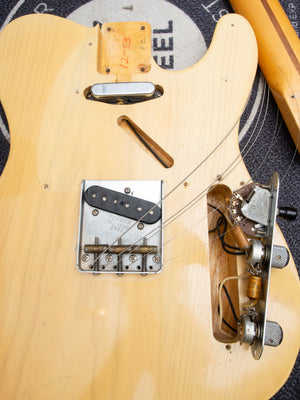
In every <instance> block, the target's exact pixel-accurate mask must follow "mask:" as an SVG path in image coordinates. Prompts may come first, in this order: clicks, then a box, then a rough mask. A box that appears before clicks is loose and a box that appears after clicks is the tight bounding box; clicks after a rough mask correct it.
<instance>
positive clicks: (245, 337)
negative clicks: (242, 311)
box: [239, 315, 257, 344]
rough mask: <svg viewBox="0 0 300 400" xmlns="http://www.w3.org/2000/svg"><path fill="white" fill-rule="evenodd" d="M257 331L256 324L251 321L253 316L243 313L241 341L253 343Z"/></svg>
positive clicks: (240, 329)
mask: <svg viewBox="0 0 300 400" xmlns="http://www.w3.org/2000/svg"><path fill="white" fill-rule="evenodd" d="M256 332H257V329H256V325H255V323H254V322H252V321H251V318H250V317H249V316H248V315H242V316H241V324H240V327H239V337H240V342H241V343H250V344H252V343H253V342H254V339H255V337H256Z"/></svg>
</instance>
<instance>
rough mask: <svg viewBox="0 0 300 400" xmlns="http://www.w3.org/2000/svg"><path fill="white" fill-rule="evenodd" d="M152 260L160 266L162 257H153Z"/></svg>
mask: <svg viewBox="0 0 300 400" xmlns="http://www.w3.org/2000/svg"><path fill="white" fill-rule="evenodd" d="M152 260H153V262H154V263H155V264H158V263H159V262H160V257H159V256H153V257H152Z"/></svg>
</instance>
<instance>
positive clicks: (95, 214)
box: [92, 208, 99, 217]
mask: <svg viewBox="0 0 300 400" xmlns="http://www.w3.org/2000/svg"><path fill="white" fill-rule="evenodd" d="M92 214H93V216H94V217H97V215H99V210H97V209H96V208H94V209H93V211H92Z"/></svg>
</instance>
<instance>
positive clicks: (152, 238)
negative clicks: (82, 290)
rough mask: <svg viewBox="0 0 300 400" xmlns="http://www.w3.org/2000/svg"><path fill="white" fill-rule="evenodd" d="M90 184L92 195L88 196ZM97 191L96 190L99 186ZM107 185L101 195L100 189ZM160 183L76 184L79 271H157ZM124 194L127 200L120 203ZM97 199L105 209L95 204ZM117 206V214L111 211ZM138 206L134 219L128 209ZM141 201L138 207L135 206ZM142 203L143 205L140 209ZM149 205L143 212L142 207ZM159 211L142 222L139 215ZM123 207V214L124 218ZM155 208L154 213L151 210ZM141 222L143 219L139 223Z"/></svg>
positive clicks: (158, 262) (144, 272)
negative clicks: (149, 220) (119, 210)
mask: <svg viewBox="0 0 300 400" xmlns="http://www.w3.org/2000/svg"><path fill="white" fill-rule="evenodd" d="M94 188H99V190H95V195H94V196H95V197H96V194H97V196H98V193H99V194H100V195H101V199H98V198H97V199H95V201H92V202H91V201H89V202H87V201H86V200H88V196H87V195H88V194H89V193H90V192H91V190H94ZM100 189H101V190H100ZM106 189H107V195H106V194H105V190H106ZM162 197H163V183H162V181H130V180H128V181H97V180H84V181H83V182H82V185H81V195H80V216H79V233H78V252H77V268H78V270H79V271H81V272H84V273H92V274H103V273H104V274H105V273H106V274H107V273H113V274H118V275H123V274H142V275H147V274H154V273H157V272H160V271H161V269H162ZM126 198H127V199H128V201H126ZM96 200H101V201H102V200H103V201H104V202H106V201H107V200H110V201H112V206H111V207H107V206H105V207H100V206H99V207H97V206H95V205H97V204H100V202H101V201H96ZM118 204H120V205H121V207H123V211H122V215H120V214H118V213H116V212H114V208H115V206H116V205H118ZM136 204H138V209H139V213H138V214H139V215H140V217H139V218H138V219H133V218H132V215H133V214H134V213H133V212H132V210H130V207H133V206H135V205H136ZM143 205H145V209H143V210H142V211H141V210H140V208H141V207H142V206H143ZM146 206H147V207H146ZM150 206H151V208H150V209H149V210H148V208H149V207H150ZM158 207H159V209H160V218H159V219H158V220H157V221H156V222H155V223H151V224H150V223H146V222H145V221H147V218H146V217H145V214H148V213H149V214H151V215H153V213H155V212H156V211H157V208H158ZM126 210H128V217H126ZM154 210H155V211H154ZM142 221H143V222H142Z"/></svg>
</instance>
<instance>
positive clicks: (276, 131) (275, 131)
mask: <svg viewBox="0 0 300 400" xmlns="http://www.w3.org/2000/svg"><path fill="white" fill-rule="evenodd" d="M265 86H266V85H265ZM267 90H268V97H267V105H266V110H265V114H264V118H263V122H262V124H261V127H260V129H259V133H258V134H257V136H256V138H255V141H256V140H257V138H258V137H259V135H260V133H261V131H262V128H263V125H264V122H265V118H266V115H267V112H268V111H267V110H268V104H269V94H270V91H269V89H268V88H267ZM263 106H264V101H262V107H261V110H262V108H263ZM261 110H260V111H261ZM260 113H261V112H260ZM260 113H259V117H258V120H260ZM278 116H279V112H278V110H277V116H276V124H275V129H274V133H273V136H272V140H271V144H270V146H269V149H268V151H267V153H269V152H270V150H271V147H272V146H273V145H274V143H275V142H276V138H277V136H278V132H279V129H280V126H281V124H282V120H281V124H280V126H279V127H278V125H279V124H278ZM256 126H257V124H256V125H255V127H256ZM255 129H256V128H255ZM252 134H253V132H252ZM252 134H251V136H252ZM249 141H250V140H248V142H249ZM252 145H253V142H252ZM252 145H251V146H250V148H251V147H252ZM244 148H246V145H245V146H244ZM250 148H248V152H249V151H250ZM266 157H267V154H266V155H265V157H264V159H263V160H262V162H261V163H260V166H259V168H257V169H256V171H257V170H258V169H260V167H261V166H262V165H263V163H264V161H265V159H266ZM227 169H228V168H227ZM232 170H233V169H232ZM232 170H231V171H232ZM231 171H229V172H228V174H227V175H226V176H228V175H229V174H230V172H231ZM248 182H251V179H250V180H249V181H248ZM248 182H247V183H248ZM247 183H246V184H247ZM204 191H205V190H204ZM201 197H203V196H201ZM193 200H195V199H193ZM190 203H191V202H190ZM196 203H197V201H196V202H194V203H193V204H191V205H190V207H189V208H188V209H187V210H185V211H184V212H186V211H188V210H189V209H190V208H192V207H193V206H194V205H195V204H196ZM224 204H225V203H223V205H224ZM220 207H222V204H221V205H219V206H218V208H220ZM184 212H182V213H181V214H180V215H182V214H183V213H184ZM213 212H215V211H212V212H210V213H208V215H207V217H208V216H209V215H210V214H212V213H213ZM170 218H171V217H170ZM170 218H169V219H170ZM205 218H206V217H202V218H201V219H199V220H198V221H196V222H195V223H193V224H192V225H191V226H190V227H188V228H186V229H184V230H182V231H181V232H179V233H178V234H177V235H176V236H174V237H172V238H171V239H169V240H168V241H167V242H164V243H163V246H165V245H167V244H168V243H170V242H172V241H173V240H174V239H175V238H177V237H178V236H180V235H181V234H183V233H184V232H186V231H189V230H191V229H192V228H193V227H195V226H196V225H198V224H199V223H200V222H201V221H203V220H204V219H205ZM165 222H166V221H165ZM171 222H173V220H172V221H170V222H168V224H166V225H165V224H164V226H163V228H164V229H165V228H166V226H167V225H169V224H170V223H171ZM156 229H159V231H158V232H157V234H158V233H160V227H158V228H156ZM232 229H233V228H232ZM153 231H154V230H153ZM153 231H151V232H148V233H147V235H145V237H148V235H149V234H150V233H152V232H153ZM230 231H231V229H229V230H227V232H230ZM153 236H155V234H153V235H152V236H150V237H149V238H148V240H149V239H151V238H152V237H153ZM214 240H218V238H216V239H214ZM139 241H140V240H138V241H137V242H136V243H138V242H139ZM136 243H134V244H136ZM134 244H133V245H134ZM205 245H207V243H203V244H202V245H201V246H200V247H203V246H205ZM197 249H199V246H197ZM122 253H123V252H122ZM122 253H120V254H119V256H120V255H121V254H122ZM151 253H152V251H150V252H148V253H147V254H148V255H149V254H151ZM186 253H187V252H185V253H182V254H181V255H180V257H182V256H183V255H185V254H186ZM177 257H178V256H175V257H172V258H171V259H169V260H164V263H163V264H165V263H166V262H167V261H170V260H173V259H174V258H177ZM116 258H117V257H115V258H114V259H113V260H111V263H113V262H114V260H115V259H116ZM136 262H138V260H136V261H134V262H132V263H131V266H132V265H133V264H135V263H136Z"/></svg>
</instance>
